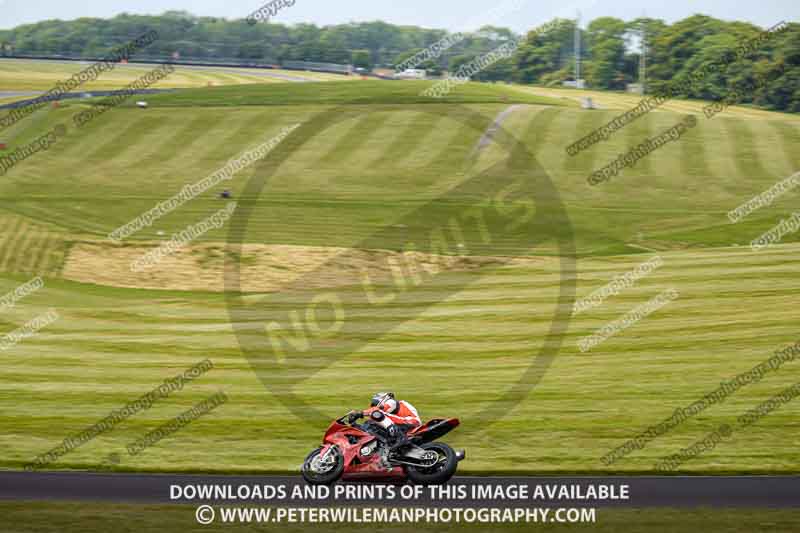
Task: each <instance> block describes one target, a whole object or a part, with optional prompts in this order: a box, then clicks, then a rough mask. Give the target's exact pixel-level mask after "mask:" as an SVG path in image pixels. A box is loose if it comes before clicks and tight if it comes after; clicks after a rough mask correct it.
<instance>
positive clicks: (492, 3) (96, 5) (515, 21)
mask: <svg viewBox="0 0 800 533" xmlns="http://www.w3.org/2000/svg"><path fill="white" fill-rule="evenodd" d="M268 1H269V0H226V1H223V0H33V1H31V0H0V28H2V29H7V28H13V27H14V26H17V25H20V24H29V23H33V22H39V21H42V20H48V19H62V20H71V19H76V18H80V17H99V18H108V17H113V16H114V15H117V14H119V13H123V12H127V13H136V14H151V15H154V14H160V13H163V12H164V11H168V10H184V11H189V12H190V13H193V14H195V15H202V16H215V17H225V18H230V19H234V18H244V17H246V16H247V15H249V14H250V13H251V12H253V11H255V10H256V9H258V8H259V7H261V6H262V5H264V4H265V3H267V2H268ZM576 10H580V11H581V14H582V21H583V23H582V25H583V26H585V24H586V23H587V22H588V21H589V20H591V19H594V18H597V17H601V16H613V17H618V18H622V19H625V20H630V19H634V18H637V17H641V16H648V17H652V18H661V19H664V20H666V21H667V22H670V23H671V22H674V21H676V20H679V19H682V18H685V17H687V16H690V15H693V14H696V13H702V14H705V15H711V16H713V17H716V18H720V19H724V20H743V21H749V22H752V23H754V24H757V25H759V26H761V27H769V26H772V25H774V24H776V23H778V22H780V21H782V20H786V21H795V22H797V21H798V20H799V19H800V1H799V0H760V1H758V2H754V1H752V0H745V1H741V0H739V1H731V0H668V1H665V0H657V1H651V0H561V1H559V0H295V4H294V5H293V6H291V7H284V8H283V9H282V10H281V11H280V12H279V13H278V14H277V15H276V16H275V17H274V18H273V20H274V21H275V22H280V23H286V24H294V23H298V22H311V23H315V24H317V25H327V24H340V23H346V22H361V21H372V20H383V21H386V22H390V23H392V24H407V25H415V26H423V27H426V28H442V29H447V30H451V31H458V30H474V29H477V28H478V27H480V26H482V25H484V24H487V23H488V24H493V25H495V26H504V27H508V28H511V29H512V30H514V31H516V32H519V33H522V32H525V31H528V30H530V29H531V28H534V27H536V26H538V25H540V24H542V23H544V22H547V21H548V20H550V19H552V18H553V17H555V16H562V17H569V18H574V17H575V13H576Z"/></svg>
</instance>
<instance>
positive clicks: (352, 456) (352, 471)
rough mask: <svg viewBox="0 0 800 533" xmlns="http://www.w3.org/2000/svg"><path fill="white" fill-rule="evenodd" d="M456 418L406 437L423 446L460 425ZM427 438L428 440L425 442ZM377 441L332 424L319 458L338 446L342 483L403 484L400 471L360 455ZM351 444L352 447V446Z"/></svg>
mask: <svg viewBox="0 0 800 533" xmlns="http://www.w3.org/2000/svg"><path fill="white" fill-rule="evenodd" d="M459 423H460V422H459V420H458V418H447V419H434V420H431V421H429V422H427V423H425V424H423V425H421V426H419V427H415V428H414V429H412V430H410V431H409V432H408V436H409V437H419V438H421V439H422V440H423V441H424V442H429V441H432V440H436V439H437V438H439V437H440V436H442V435H444V434H445V433H448V432H449V431H451V430H452V429H453V428H455V427H456V426H458V425H459ZM426 437H427V438H426ZM376 438H377V437H375V436H374V435H370V434H369V433H367V432H366V431H363V430H361V429H358V428H355V427H352V426H348V425H346V424H342V423H340V422H339V421H338V420H337V421H334V422H333V423H332V424H331V425H330V427H328V430H327V431H326V432H325V437H323V439H322V443H323V447H322V452H321V453H322V454H325V453H326V452H327V451H328V449H329V448H330V447H331V446H332V445H336V446H338V448H339V450H340V451H341V452H342V454H344V473H343V474H342V479H346V480H347V479H349V480H353V479H378V478H379V479H385V480H398V481H400V480H403V479H405V477H406V474H405V471H404V470H403V468H402V467H400V466H396V467H394V468H389V469H387V468H385V467H384V466H383V465H381V460H380V455H379V454H378V453H375V452H373V453H371V454H369V455H366V456H364V455H362V454H361V448H363V447H364V446H366V445H367V444H369V443H371V442H373V441H374V440H376ZM351 441H352V444H351Z"/></svg>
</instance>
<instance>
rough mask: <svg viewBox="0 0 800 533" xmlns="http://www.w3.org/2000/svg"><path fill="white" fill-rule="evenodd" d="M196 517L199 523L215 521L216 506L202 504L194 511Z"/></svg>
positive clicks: (205, 524) (205, 523)
mask: <svg viewBox="0 0 800 533" xmlns="http://www.w3.org/2000/svg"><path fill="white" fill-rule="evenodd" d="M194 517H195V518H196V519H197V523H198V524H202V525H204V526H207V525H208V524H210V523H211V522H213V521H214V508H213V507H211V506H210V505H201V506H200V507H198V508H197V511H195V512H194Z"/></svg>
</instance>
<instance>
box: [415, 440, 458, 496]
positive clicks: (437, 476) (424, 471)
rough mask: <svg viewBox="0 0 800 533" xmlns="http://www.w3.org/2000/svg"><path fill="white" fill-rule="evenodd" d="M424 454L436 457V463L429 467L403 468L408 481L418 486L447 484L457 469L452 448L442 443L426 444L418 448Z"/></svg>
mask: <svg viewBox="0 0 800 533" xmlns="http://www.w3.org/2000/svg"><path fill="white" fill-rule="evenodd" d="M420 448H422V449H424V450H425V451H426V452H431V453H435V454H436V455H437V459H436V463H435V464H433V466H430V467H421V466H410V465H407V466H405V467H404V468H405V471H406V475H407V476H408V479H410V480H411V481H413V482H414V483H417V484H420V485H441V484H444V483H447V482H448V481H449V480H450V478H451V477H453V474H455V473H456V468H458V459H457V458H456V452H454V451H453V448H451V447H450V446H448V445H447V444H445V443H443V442H428V443H426V444H423V445H421V446H420Z"/></svg>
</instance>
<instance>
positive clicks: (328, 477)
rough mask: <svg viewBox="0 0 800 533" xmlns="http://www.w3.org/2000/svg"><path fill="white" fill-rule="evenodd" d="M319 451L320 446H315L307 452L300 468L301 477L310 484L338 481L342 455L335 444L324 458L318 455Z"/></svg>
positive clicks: (342, 468) (340, 474) (342, 462)
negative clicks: (315, 447) (311, 450)
mask: <svg viewBox="0 0 800 533" xmlns="http://www.w3.org/2000/svg"><path fill="white" fill-rule="evenodd" d="M321 452H322V448H317V449H316V450H314V451H313V452H311V453H310V454H308V456H307V457H306V460H305V461H303V466H302V467H301V469H300V472H301V473H302V474H303V479H305V480H306V482H307V483H309V484H311V485H330V484H332V483H335V482H336V481H338V479H339V478H340V477H342V473H343V472H344V456H342V454H341V453H340V452H339V448H338V447H337V446H333V447H332V448H330V451H329V452H328V454H327V456H326V457H325V458H323V457H322V456H321V455H320V453H321Z"/></svg>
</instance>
